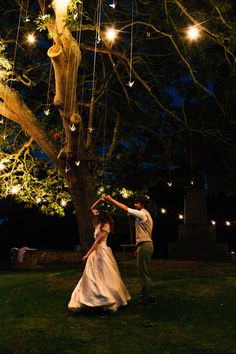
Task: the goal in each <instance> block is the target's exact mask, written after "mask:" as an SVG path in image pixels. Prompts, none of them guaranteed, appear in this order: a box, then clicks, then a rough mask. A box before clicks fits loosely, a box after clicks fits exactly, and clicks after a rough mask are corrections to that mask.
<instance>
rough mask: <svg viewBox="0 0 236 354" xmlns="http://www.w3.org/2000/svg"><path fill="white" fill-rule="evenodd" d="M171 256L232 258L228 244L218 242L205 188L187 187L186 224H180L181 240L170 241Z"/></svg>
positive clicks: (193, 258) (220, 259)
mask: <svg viewBox="0 0 236 354" xmlns="http://www.w3.org/2000/svg"><path fill="white" fill-rule="evenodd" d="M169 258H174V259H186V260H211V261H227V260H230V259H231V257H230V252H229V249H228V245H226V244H223V243H220V242H216V234H215V227H214V226H213V225H209V222H208V218H207V204H206V194H205V191H204V190H203V189H196V188H188V189H186V193H185V200H184V224H183V225H179V241H176V242H170V243H169Z"/></svg>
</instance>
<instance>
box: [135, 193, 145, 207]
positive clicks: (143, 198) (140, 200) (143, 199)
mask: <svg viewBox="0 0 236 354" xmlns="http://www.w3.org/2000/svg"><path fill="white" fill-rule="evenodd" d="M134 202H135V203H140V204H141V205H142V206H143V207H147V206H148V198H147V197H145V196H144V195H141V196H139V197H136V198H135V199H134Z"/></svg>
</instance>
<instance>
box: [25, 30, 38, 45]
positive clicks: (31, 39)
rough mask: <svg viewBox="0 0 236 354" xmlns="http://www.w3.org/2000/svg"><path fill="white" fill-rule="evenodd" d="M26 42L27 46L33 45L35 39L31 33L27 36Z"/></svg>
mask: <svg viewBox="0 0 236 354" xmlns="http://www.w3.org/2000/svg"><path fill="white" fill-rule="evenodd" d="M27 42H28V43H29V44H34V43H35V42H36V38H35V35H34V34H33V33H31V34H28V36H27Z"/></svg>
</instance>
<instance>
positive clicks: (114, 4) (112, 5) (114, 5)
mask: <svg viewBox="0 0 236 354" xmlns="http://www.w3.org/2000/svg"><path fill="white" fill-rule="evenodd" d="M109 6H110V7H112V8H113V10H114V9H115V7H116V3H115V2H114V1H113V3H112V4H109Z"/></svg>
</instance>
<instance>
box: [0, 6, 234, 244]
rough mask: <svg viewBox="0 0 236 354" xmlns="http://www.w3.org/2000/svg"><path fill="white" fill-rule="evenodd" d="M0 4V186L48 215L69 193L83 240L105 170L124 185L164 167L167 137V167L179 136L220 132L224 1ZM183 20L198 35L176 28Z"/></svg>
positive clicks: (182, 142) (228, 52) (226, 111)
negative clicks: (190, 35)
mask: <svg viewBox="0 0 236 354" xmlns="http://www.w3.org/2000/svg"><path fill="white" fill-rule="evenodd" d="M0 6H1V39H0V114H1V115H2V118H1V123H2V125H1V130H2V133H1V136H0V144H1V152H0V157H1V165H0V168H1V175H0V179H1V187H0V189H1V195H2V196H3V197H4V196H7V195H9V194H14V195H15V198H16V199H18V200H23V201H25V202H26V203H27V204H28V205H33V204H36V203H38V205H39V206H40V208H41V209H42V210H43V211H45V212H48V213H50V212H51V213H54V212H57V213H59V214H63V206H62V205H61V204H60V202H63V201H64V202H66V201H69V200H70V198H71V201H72V203H73V205H74V209H75V214H76V218H77V221H78V227H79V235H80V241H81V245H82V248H83V250H86V249H87V248H88V246H89V244H90V242H91V235H92V231H91V222H90V221H91V220H90V216H89V215H90V214H89V208H90V205H91V203H92V201H93V200H94V199H95V198H96V193H97V190H98V188H99V187H104V185H106V183H107V180H108V181H109V183H110V182H112V181H114V180H115V177H116V176H118V175H119V177H120V182H122V183H126V184H127V186H129V179H133V178H134V176H136V177H137V176H138V173H139V172H140V173H141V172H143V170H146V171H149V173H147V179H149V180H150V179H151V178H153V173H154V172H155V173H157V172H158V169H159V171H160V166H164V168H167V166H168V164H169V168H170V165H171V166H172V165H174V163H173V162H171V161H170V139H171V141H172V142H174V143H175V148H174V152H172V155H174V158H175V159H176V160H175V161H176V162H175V164H176V165H179V166H181V155H182V153H183V152H184V151H185V148H186V146H188V144H189V139H190V138H189V137H190V136H191V139H192V136H193V135H194V136H195V134H197V136H200V137H201V139H202V142H203V143H205V142H206V140H207V141H208V140H209V139H210V138H213V140H214V141H215V142H217V144H218V143H219V142H221V143H224V144H226V143H228V142H231V140H230V139H231V138H232V136H230V134H231V135H232V129H231V127H233V126H234V116H233V113H232V112H233V102H234V99H235V96H234V93H233V92H232V91H229V89H228V86H229V85H231V86H232V87H233V85H234V84H235V49H236V43H235V28H236V21H235V4H234V1H233V0H227V1H216V0H208V1H199V0H195V1H191V2H189V1H179V0H172V1H165V0H164V1H149V0H129V1H127V0H117V1H113V2H112V1H111V0H109V1H103V0H96V1H95V0H85V1H82V0H71V1H69V0H67V1H66V0H54V1H53V2H51V1H49V0H38V1H36V0H35V1H28V0H27V1H26V0H16V1H13V0H4V1H1V5H0ZM190 26H193V29H194V30H199V31H200V32H199V38H198V40H194V39H191V38H190V39H189V38H187V34H186V33H187V30H188V29H189V27H190ZM111 27H112V28H113V30H115V34H116V35H117V38H116V39H114V40H112V39H111V38H109V36H108V35H107V30H108V29H109V28H111ZM28 34H31V37H30V38H29V37H27V36H28ZM33 35H34V36H35V39H36V42H35V43H34V37H33ZM29 40H30V42H29ZM219 70H221V75H223V76H224V77H222V78H221V80H219V78H218V75H219V74H218V73H219ZM226 79H227V81H226ZM176 98H178V102H177V103H175V102H174V103H173V100H176ZM222 122H224V123H222ZM225 123H227V124H225ZM225 126H227V129H224V127H225ZM198 141H199V140H198ZM206 146H209V145H207V144H206ZM191 148H192V146H191V147H190V150H191ZM172 158H173V157H172ZM172 167H173V166H172ZM201 168H202V169H203V168H204V165H202V166H201ZM124 176H128V179H127V178H126V179H125V178H124ZM138 181H141V182H142V179H141V178H138V179H137V180H136V181H134V185H135V186H136V187H137V188H139V187H140V183H138ZM130 185H131V186H132V183H130Z"/></svg>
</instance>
